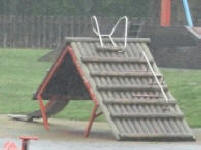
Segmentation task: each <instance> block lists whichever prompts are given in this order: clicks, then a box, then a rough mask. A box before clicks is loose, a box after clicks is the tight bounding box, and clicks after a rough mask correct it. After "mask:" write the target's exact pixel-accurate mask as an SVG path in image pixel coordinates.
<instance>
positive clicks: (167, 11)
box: [160, 0, 171, 27]
mask: <svg viewBox="0 0 201 150" xmlns="http://www.w3.org/2000/svg"><path fill="white" fill-rule="evenodd" d="M160 24H161V26H164V27H168V26H170V24H171V0H161V21H160Z"/></svg>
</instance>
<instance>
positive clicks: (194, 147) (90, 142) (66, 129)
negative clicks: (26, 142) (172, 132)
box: [0, 115, 201, 150]
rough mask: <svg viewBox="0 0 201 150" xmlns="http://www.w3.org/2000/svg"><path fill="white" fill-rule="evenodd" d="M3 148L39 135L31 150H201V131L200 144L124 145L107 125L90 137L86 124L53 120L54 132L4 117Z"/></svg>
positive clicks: (98, 126) (1, 117)
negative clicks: (84, 135)
mask: <svg viewBox="0 0 201 150" xmlns="http://www.w3.org/2000/svg"><path fill="white" fill-rule="evenodd" d="M0 122H1V124H0V149H2V147H3V144H4V143H5V142H6V141H8V140H10V141H14V142H15V143H17V145H18V147H20V140H18V136H20V135H29V136H38V137H39V138H40V140H39V141H33V142H31V145H30V150H67V149H73V150H80V149H82V150H99V149H101V150H201V130H199V129H196V130H194V132H195V135H196V138H197V141H196V142H166V143H165V142H124V141H120V142H118V141H116V140H115V138H114V137H113V135H112V133H111V130H110V127H109V126H108V125H107V123H95V125H94V127H93V130H92V134H91V136H90V137H89V138H84V137H83V131H84V129H85V126H86V125H87V123H86V122H75V121H74V122H72V121H66V120H60V119H50V120H49V122H50V123H51V124H50V131H48V132H47V131H45V130H44V129H43V126H42V123H41V120H38V121H37V122H36V123H24V122H16V121H12V120H9V119H8V117H7V116H6V115H0Z"/></svg>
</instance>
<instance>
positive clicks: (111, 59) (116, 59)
mask: <svg viewBox="0 0 201 150" xmlns="http://www.w3.org/2000/svg"><path fill="white" fill-rule="evenodd" d="M81 60H82V62H84V63H143V64H146V63H147V61H146V60H145V59H141V58H134V57H129V58H125V57H124V58H123V57H99V56H94V57H86V56H85V57H81ZM150 63H153V60H150Z"/></svg>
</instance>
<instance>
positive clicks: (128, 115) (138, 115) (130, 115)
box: [111, 112, 184, 118]
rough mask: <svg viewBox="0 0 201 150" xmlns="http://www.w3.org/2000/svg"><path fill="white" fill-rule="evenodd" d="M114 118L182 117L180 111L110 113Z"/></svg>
mask: <svg viewBox="0 0 201 150" xmlns="http://www.w3.org/2000/svg"><path fill="white" fill-rule="evenodd" d="M111 117H115V118H182V117H184V115H183V114H182V113H171V112H165V113H111Z"/></svg>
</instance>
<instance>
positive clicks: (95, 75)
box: [90, 71, 162, 78]
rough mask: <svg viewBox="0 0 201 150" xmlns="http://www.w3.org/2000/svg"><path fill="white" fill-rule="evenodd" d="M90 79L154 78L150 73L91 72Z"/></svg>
mask: <svg viewBox="0 0 201 150" xmlns="http://www.w3.org/2000/svg"><path fill="white" fill-rule="evenodd" d="M90 74H91V76H92V77H102V76H103V77H105V76H109V77H154V76H153V74H152V72H147V71H129V72H115V71H113V72H108V71H91V72H90ZM157 77H160V78H161V77H162V75H161V74H157Z"/></svg>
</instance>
